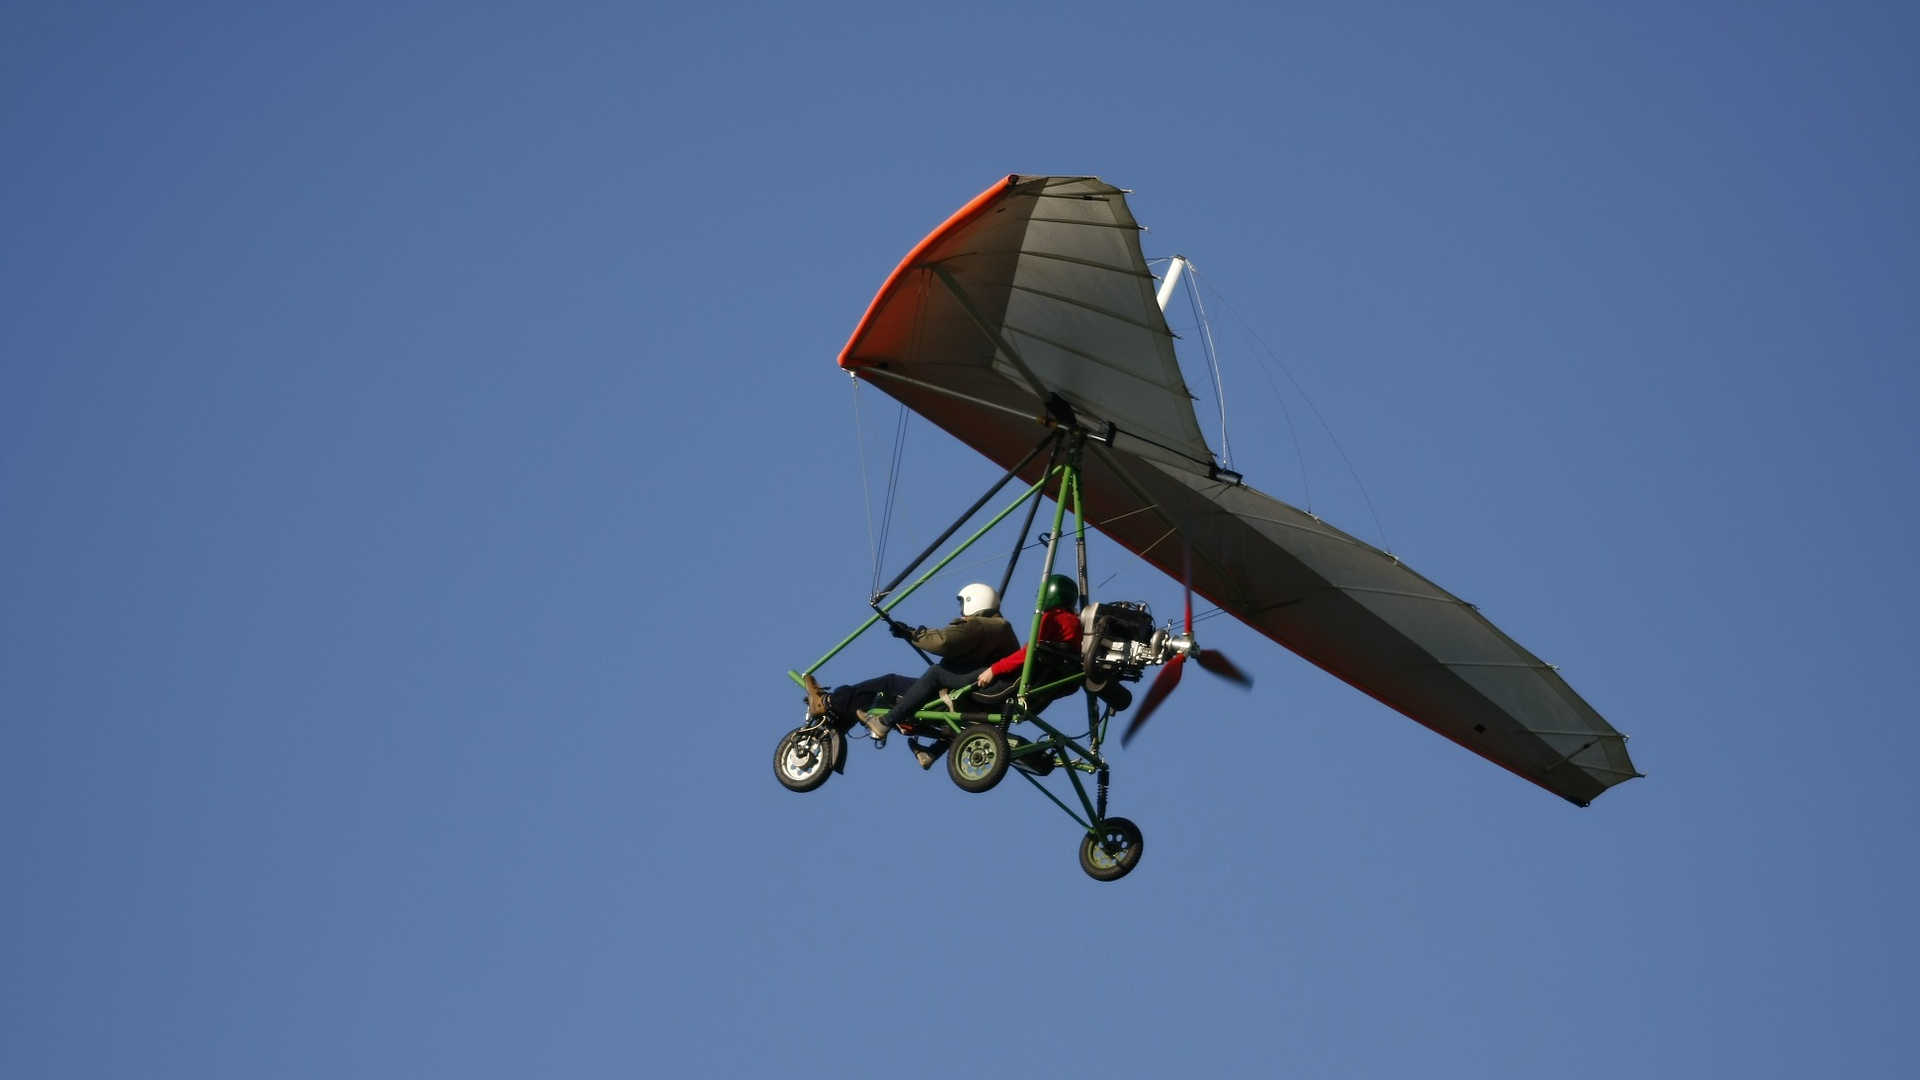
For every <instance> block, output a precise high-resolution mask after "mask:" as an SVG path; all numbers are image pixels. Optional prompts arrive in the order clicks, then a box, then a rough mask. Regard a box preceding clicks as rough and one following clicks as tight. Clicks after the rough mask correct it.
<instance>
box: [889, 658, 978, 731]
mask: <svg viewBox="0 0 1920 1080" xmlns="http://www.w3.org/2000/svg"><path fill="white" fill-rule="evenodd" d="M979 674H980V669H979V668H977V667H976V668H970V669H968V670H965V671H962V670H960V669H958V668H950V667H948V666H946V665H945V664H944V663H942V664H935V665H933V666H932V667H930V668H928V669H927V670H926V671H925V672H923V673H922V674H921V676H920V677H919V678H917V679H915V680H913V685H912V686H909V687H907V688H906V689H905V690H902V691H900V697H899V698H898V699H897V700H896V701H895V702H894V703H893V705H892V706H890V707H889V708H888V710H887V719H888V720H889V721H892V722H895V723H898V722H899V721H902V720H911V719H913V714H914V713H917V712H919V711H920V710H921V709H922V708H923V707H925V705H926V704H927V702H929V701H932V700H933V699H934V696H935V695H936V694H938V693H939V692H940V691H942V690H958V689H959V688H961V687H963V686H972V685H973V680H974V678H975V677H976V676H978V675H979Z"/></svg>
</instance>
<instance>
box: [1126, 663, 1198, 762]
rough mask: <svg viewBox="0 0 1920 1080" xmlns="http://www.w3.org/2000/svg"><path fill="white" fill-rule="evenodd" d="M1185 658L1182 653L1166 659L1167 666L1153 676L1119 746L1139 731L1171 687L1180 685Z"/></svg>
mask: <svg viewBox="0 0 1920 1080" xmlns="http://www.w3.org/2000/svg"><path fill="white" fill-rule="evenodd" d="M1186 660H1187V658H1186V655H1185V654H1184V653H1183V654H1181V655H1178V656H1175V657H1174V658H1173V659H1171V660H1169V661H1167V666H1166V667H1163V668H1161V669H1160V674H1159V675H1157V676H1155V677H1154V680H1153V687H1152V688H1151V689H1149V690H1148V691H1147V700H1145V701H1143V702H1141V703H1140V711H1139V712H1137V713H1135V714H1134V716H1133V722H1132V723H1130V724H1128V725H1127V730H1126V731H1125V732H1124V733H1122V734H1121V736H1120V745H1121V746H1125V745H1127V743H1128V741H1129V740H1131V739H1132V738H1133V733H1134V732H1136V731H1139V730H1140V726H1141V725H1142V724H1145V723H1146V722H1147V717H1149V716H1152V715H1153V710H1155V709H1157V708H1159V707H1160V703H1161V702H1163V701H1165V700H1167V695H1168V694H1171V693H1173V688H1174V687H1176V686H1179V685H1180V666H1181V665H1182V664H1184V663H1186Z"/></svg>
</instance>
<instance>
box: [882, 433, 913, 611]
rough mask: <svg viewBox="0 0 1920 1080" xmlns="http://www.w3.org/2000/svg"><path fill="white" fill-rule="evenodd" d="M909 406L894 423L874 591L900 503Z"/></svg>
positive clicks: (885, 556)
mask: <svg viewBox="0 0 1920 1080" xmlns="http://www.w3.org/2000/svg"><path fill="white" fill-rule="evenodd" d="M907 415H908V413H907V406H906V403H905V402H902V403H901V404H900V415H899V418H898V419H897V420H895V422H894V425H893V460H892V461H891V462H890V463H889V464H888V466H887V494H886V499H885V501H884V502H883V503H882V504H881V507H880V541H879V547H878V549H877V550H876V551H875V553H874V557H873V591H875V592H878V591H879V589H880V568H881V566H882V564H884V563H885V561H886V558H887V539H888V538H889V537H890V536H892V535H893V508H894V507H895V506H896V505H897V504H898V500H896V499H895V498H894V496H895V495H896V494H897V493H898V492H899V490H900V463H901V461H902V460H903V459H904V458H905V457H906V448H907Z"/></svg>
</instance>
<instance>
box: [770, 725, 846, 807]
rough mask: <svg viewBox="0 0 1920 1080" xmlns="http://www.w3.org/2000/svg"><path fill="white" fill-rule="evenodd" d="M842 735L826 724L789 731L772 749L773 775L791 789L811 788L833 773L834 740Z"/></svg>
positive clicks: (806, 789)
mask: <svg viewBox="0 0 1920 1080" xmlns="http://www.w3.org/2000/svg"><path fill="white" fill-rule="evenodd" d="M840 737H841V736H840V734H839V733H838V732H836V731H834V730H833V729H832V728H829V727H827V726H826V725H825V724H816V725H812V726H806V727H797V728H794V729H793V730H792V731H789V732H787V734H786V736H785V737H784V738H782V739H781V740H780V745H779V746H778V747H777V748H775V749H774V751H773V775H774V777H775V778H776V779H778V780H779V781H780V784H781V786H782V787H784V788H786V789H787V790H788V791H812V790H813V789H814V788H817V787H819V786H820V785H821V784H824V783H826V782H827V777H829V776H832V775H833V749H834V747H833V740H835V739H838V738H840Z"/></svg>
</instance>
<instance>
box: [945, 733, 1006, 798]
mask: <svg viewBox="0 0 1920 1080" xmlns="http://www.w3.org/2000/svg"><path fill="white" fill-rule="evenodd" d="M1011 760H1012V759H1011V758H1009V757H1008V756H1007V736H1006V733H1005V732H1003V731H1001V730H1000V729H999V727H997V726H995V725H993V724H974V725H973V726H972V727H969V728H967V729H966V730H965V731H962V732H961V733H960V737H959V738H957V739H955V740H953V746H952V748H950V749H949V750H948V751H947V775H948V776H951V777H953V782H954V783H955V784H957V785H959V787H960V790H962V791H973V792H980V791H986V790H988V789H990V788H992V787H993V785H995V784H997V783H999V782H1000V778H1001V777H1003V776H1005V775H1007V763H1008V762H1009V761H1011Z"/></svg>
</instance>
